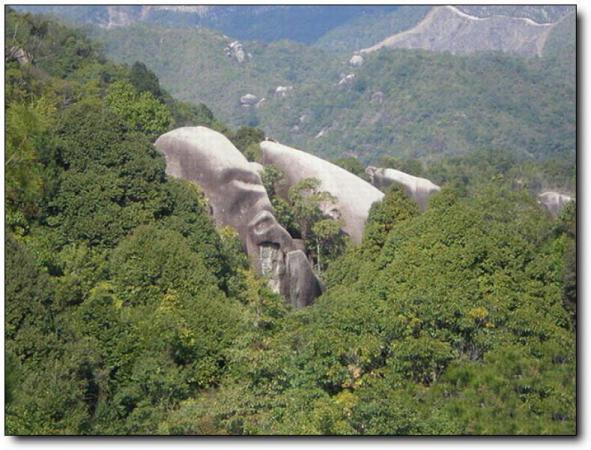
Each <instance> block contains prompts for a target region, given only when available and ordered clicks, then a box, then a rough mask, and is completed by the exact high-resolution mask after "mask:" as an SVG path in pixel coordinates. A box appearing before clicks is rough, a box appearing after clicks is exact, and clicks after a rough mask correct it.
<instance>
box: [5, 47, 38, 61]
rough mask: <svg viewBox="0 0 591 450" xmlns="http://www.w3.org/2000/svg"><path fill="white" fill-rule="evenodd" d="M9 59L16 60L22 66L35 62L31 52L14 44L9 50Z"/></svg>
mask: <svg viewBox="0 0 591 450" xmlns="http://www.w3.org/2000/svg"><path fill="white" fill-rule="evenodd" d="M7 57H8V59H9V60H10V59H14V60H16V61H17V62H18V63H19V64H20V65H21V66H24V65H27V64H31V63H32V62H33V57H32V56H31V54H30V53H29V52H27V51H26V50H25V49H23V48H21V47H16V46H12V47H10V49H9V50H8V55H7Z"/></svg>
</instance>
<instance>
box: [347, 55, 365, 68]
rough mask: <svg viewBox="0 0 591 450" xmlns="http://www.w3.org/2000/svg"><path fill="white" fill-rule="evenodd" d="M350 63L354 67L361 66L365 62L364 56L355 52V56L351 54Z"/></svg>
mask: <svg viewBox="0 0 591 450" xmlns="http://www.w3.org/2000/svg"><path fill="white" fill-rule="evenodd" d="M349 64H351V65H352V66H354V67H358V66H361V65H362V64H363V56H361V55H360V54H359V53H355V54H354V55H353V56H351V59H350V60H349Z"/></svg>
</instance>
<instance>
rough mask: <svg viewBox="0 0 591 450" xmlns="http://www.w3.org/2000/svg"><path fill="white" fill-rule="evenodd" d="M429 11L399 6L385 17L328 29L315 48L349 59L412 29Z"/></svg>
mask: <svg viewBox="0 0 591 450" xmlns="http://www.w3.org/2000/svg"><path fill="white" fill-rule="evenodd" d="M430 9H431V7H430V6H422V5H413V6H399V7H398V9H396V11H392V12H390V13H388V14H381V15H378V16H367V15H361V16H359V17H357V18H356V19H354V20H351V21H349V22H346V23H344V24H343V25H340V26H338V27H335V28H333V29H331V30H330V31H329V32H328V33H326V34H324V35H323V36H322V37H321V38H320V39H318V40H317V41H316V42H315V43H314V46H315V47H319V48H323V49H325V50H331V51H335V52H343V53H346V54H348V55H349V56H350V55H351V54H352V53H353V52H354V51H357V50H361V49H363V48H367V47H371V46H372V45H374V44H376V43H378V42H380V41H383V40H384V39H386V38H387V37H388V36H392V35H393V34H396V33H400V32H401V31H405V30H408V29H410V28H412V27H414V26H415V25H416V24H417V23H419V22H420V21H421V20H422V19H423V18H424V17H425V15H426V14H427V13H428V12H429V10H430Z"/></svg>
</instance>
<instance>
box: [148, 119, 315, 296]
mask: <svg viewBox="0 0 591 450" xmlns="http://www.w3.org/2000/svg"><path fill="white" fill-rule="evenodd" d="M155 146H156V148H157V149H158V150H159V151H160V152H161V153H163V154H164V156H165V159H166V173H167V174H168V175H171V176H173V177H176V178H182V179H185V180H188V181H191V182H194V183H197V184H198V185H199V186H200V187H201V188H202V189H203V192H204V193H205V196H206V197H207V200H208V202H209V205H210V207H211V209H212V213H213V218H214V220H215V223H216V225H218V226H231V227H233V228H234V229H236V231H237V232H238V234H239V236H240V240H241V241H242V243H243V246H244V249H245V251H246V252H247V254H248V256H249V260H250V263H251V265H252V266H253V267H254V268H255V269H256V270H257V271H258V272H259V273H261V274H262V275H264V276H266V277H268V279H269V285H270V286H271V288H272V289H273V290H274V291H275V292H278V293H281V294H282V295H283V296H284V297H285V298H286V299H287V300H289V301H290V302H291V304H292V305H294V306H296V307H301V306H306V305H309V304H311V303H312V302H313V301H314V299H315V298H316V297H318V296H319V295H320V294H321V292H322V285H321V283H320V281H319V280H318V278H317V277H316V275H315V274H314V272H313V270H312V267H311V265H310V262H309V261H308V259H307V258H306V256H305V254H304V253H303V252H302V250H301V249H299V248H298V247H299V245H298V244H297V243H295V242H294V240H293V239H292V238H291V236H290V235H289V233H288V232H287V231H286V230H285V229H284V228H283V227H282V226H281V225H279V223H278V222H277V220H276V219H275V216H274V215H273V208H272V206H271V202H270V201H269V197H268V195H267V192H266V191H265V188H264V187H263V185H262V182H261V178H260V176H259V174H258V173H257V170H256V169H257V167H256V166H254V165H253V164H252V163H249V162H248V161H247V160H246V158H245V157H244V156H243V155H242V153H240V151H239V150H238V149H237V148H236V147H234V145H233V144H232V143H231V142H230V141H229V140H228V139H227V138H226V137H225V136H223V135H222V134H220V133H218V132H215V131H213V130H210V129H208V128H205V127H183V128H178V129H176V130H173V131H170V132H168V133H166V134H164V135H162V136H160V137H159V138H158V140H157V141H156V143H155Z"/></svg>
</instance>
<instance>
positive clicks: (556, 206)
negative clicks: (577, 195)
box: [538, 191, 575, 217]
mask: <svg viewBox="0 0 591 450" xmlns="http://www.w3.org/2000/svg"><path fill="white" fill-rule="evenodd" d="M538 199H539V201H540V203H541V204H542V205H543V206H544V207H545V208H546V209H547V210H548V211H550V214H552V215H553V216H554V217H557V216H558V214H560V211H562V208H564V207H565V206H566V204H567V203H569V202H572V201H574V200H575V199H574V198H573V197H571V196H569V195H565V194H560V193H558V192H555V191H547V192H543V193H541V194H539V195H538Z"/></svg>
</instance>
